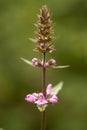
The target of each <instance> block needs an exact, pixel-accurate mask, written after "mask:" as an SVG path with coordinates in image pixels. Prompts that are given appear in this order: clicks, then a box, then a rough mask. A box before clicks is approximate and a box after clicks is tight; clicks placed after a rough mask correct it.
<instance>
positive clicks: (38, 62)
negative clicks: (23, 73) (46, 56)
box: [32, 58, 56, 68]
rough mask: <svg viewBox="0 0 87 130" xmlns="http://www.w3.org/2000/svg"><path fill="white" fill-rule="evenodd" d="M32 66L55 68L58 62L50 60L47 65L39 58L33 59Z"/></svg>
mask: <svg viewBox="0 0 87 130" xmlns="http://www.w3.org/2000/svg"><path fill="white" fill-rule="evenodd" d="M32 65H33V66H35V67H45V68H47V67H53V66H55V65H56V61H55V60H54V59H50V60H48V61H46V62H45V63H43V61H41V60H40V59H38V58H33V59H32Z"/></svg>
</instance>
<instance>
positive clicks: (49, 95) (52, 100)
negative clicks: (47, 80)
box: [46, 84, 58, 104]
mask: <svg viewBox="0 0 87 130" xmlns="http://www.w3.org/2000/svg"><path fill="white" fill-rule="evenodd" d="M51 89H52V84H48V86H47V89H46V94H47V95H46V96H47V101H48V103H52V104H53V103H57V102H58V98H57V96H56V95H55V94H54V93H53V92H51Z"/></svg>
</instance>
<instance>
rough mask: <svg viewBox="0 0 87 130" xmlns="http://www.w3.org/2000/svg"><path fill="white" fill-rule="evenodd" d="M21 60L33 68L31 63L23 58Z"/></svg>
mask: <svg viewBox="0 0 87 130" xmlns="http://www.w3.org/2000/svg"><path fill="white" fill-rule="evenodd" d="M21 60H22V61H24V62H25V63H27V64H29V65H30V66H33V65H32V62H31V61H29V60H27V59H25V58H21Z"/></svg>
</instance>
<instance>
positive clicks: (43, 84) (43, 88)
mask: <svg viewBox="0 0 87 130" xmlns="http://www.w3.org/2000/svg"><path fill="white" fill-rule="evenodd" d="M45 61H46V53H43V77H42V92H43V94H44V96H46V68H45V67H44V65H45ZM45 123H46V110H45V111H43V112H42V113H41V130H45V127H46V124H45Z"/></svg>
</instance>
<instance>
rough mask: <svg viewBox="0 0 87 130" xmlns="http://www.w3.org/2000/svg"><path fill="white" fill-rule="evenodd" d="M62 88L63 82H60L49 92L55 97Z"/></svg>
mask: <svg viewBox="0 0 87 130" xmlns="http://www.w3.org/2000/svg"><path fill="white" fill-rule="evenodd" d="M62 87H63V82H60V83H58V84H57V85H56V86H55V87H53V88H52V89H51V92H53V93H54V94H55V95H57V94H58V93H59V91H60V90H61V89H62Z"/></svg>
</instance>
